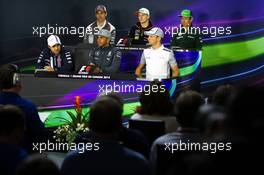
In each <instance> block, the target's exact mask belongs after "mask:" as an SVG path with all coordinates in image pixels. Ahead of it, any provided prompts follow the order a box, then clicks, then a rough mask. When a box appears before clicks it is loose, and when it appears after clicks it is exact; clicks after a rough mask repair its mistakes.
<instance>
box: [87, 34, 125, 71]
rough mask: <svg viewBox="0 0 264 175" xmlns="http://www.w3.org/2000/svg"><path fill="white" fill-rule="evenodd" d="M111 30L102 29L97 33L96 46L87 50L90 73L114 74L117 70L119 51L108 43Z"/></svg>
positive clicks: (119, 58)
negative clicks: (90, 67)
mask: <svg viewBox="0 0 264 175" xmlns="http://www.w3.org/2000/svg"><path fill="white" fill-rule="evenodd" d="M110 39H111V32H110V31H108V30H105V29H102V30H100V31H99V33H98V37H97V47H96V48H94V49H93V50H91V51H90V52H89V59H88V65H90V66H92V67H93V68H92V69H91V71H90V73H93V74H98V73H104V74H115V73H118V71H119V66H120V61H121V52H120V51H119V50H118V49H117V48H115V47H114V46H111V45H110Z"/></svg>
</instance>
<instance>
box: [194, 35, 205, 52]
mask: <svg viewBox="0 0 264 175" xmlns="http://www.w3.org/2000/svg"><path fill="white" fill-rule="evenodd" d="M202 47H203V39H202V36H201V35H197V36H196V37H195V49H196V50H201V49H202Z"/></svg>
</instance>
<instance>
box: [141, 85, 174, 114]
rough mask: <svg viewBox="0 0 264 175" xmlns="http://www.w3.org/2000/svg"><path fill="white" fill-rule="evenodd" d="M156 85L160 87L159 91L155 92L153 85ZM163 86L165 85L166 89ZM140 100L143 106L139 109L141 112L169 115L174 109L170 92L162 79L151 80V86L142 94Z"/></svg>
mask: <svg viewBox="0 0 264 175" xmlns="http://www.w3.org/2000/svg"><path fill="white" fill-rule="evenodd" d="M154 86H157V87H158V90H157V92H153V90H152V89H153V88H152V87H154ZM161 86H163V87H164V89H163V88H161ZM146 92H148V93H146ZM139 101H140V103H141V107H140V108H139V111H138V112H139V113H140V114H149V115H152V114H161V115H169V114H170V113H171V112H172V109H173V104H172V102H171V99H170V93H169V91H168V90H167V89H166V88H165V85H164V84H163V83H162V82H160V81H153V82H151V84H150V86H149V87H148V88H146V89H145V90H144V91H143V92H142V93H141V94H140V97H139Z"/></svg>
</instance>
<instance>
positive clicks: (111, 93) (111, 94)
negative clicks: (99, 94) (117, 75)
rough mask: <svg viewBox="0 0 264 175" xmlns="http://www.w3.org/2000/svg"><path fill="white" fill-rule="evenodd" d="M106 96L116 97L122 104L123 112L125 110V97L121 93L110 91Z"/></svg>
mask: <svg viewBox="0 0 264 175" xmlns="http://www.w3.org/2000/svg"><path fill="white" fill-rule="evenodd" d="M106 96H108V97H111V98H113V99H115V100H116V101H117V102H118V103H119V104H120V106H121V108H122V112H123V106H124V101H123V99H122V98H121V97H120V95H119V94H118V93H116V92H110V93H109V94H107V95H106Z"/></svg>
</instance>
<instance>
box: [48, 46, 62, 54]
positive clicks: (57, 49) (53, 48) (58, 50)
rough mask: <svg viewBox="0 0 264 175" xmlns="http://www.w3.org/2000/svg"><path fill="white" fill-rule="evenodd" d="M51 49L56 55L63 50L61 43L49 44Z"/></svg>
mask: <svg viewBox="0 0 264 175" xmlns="http://www.w3.org/2000/svg"><path fill="white" fill-rule="evenodd" d="M49 49H50V50H51V52H52V53H53V54H54V55H59V54H60V51H61V45H60V44H55V45H54V46H49Z"/></svg>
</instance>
